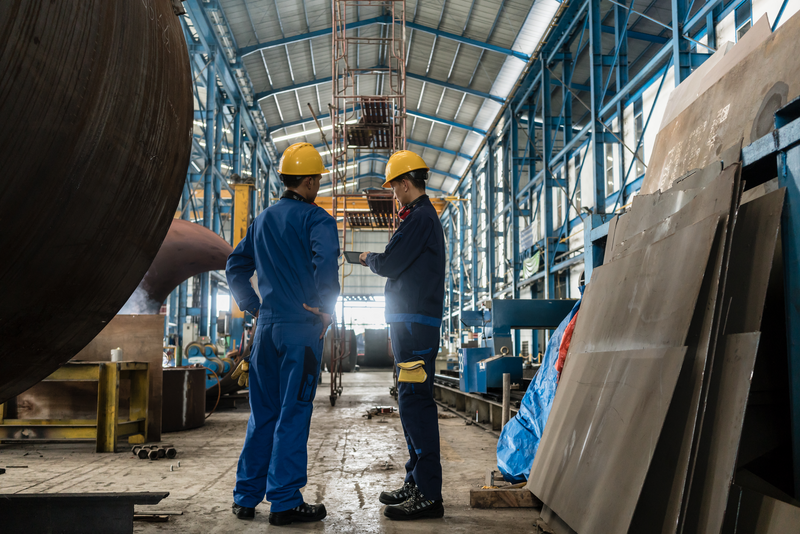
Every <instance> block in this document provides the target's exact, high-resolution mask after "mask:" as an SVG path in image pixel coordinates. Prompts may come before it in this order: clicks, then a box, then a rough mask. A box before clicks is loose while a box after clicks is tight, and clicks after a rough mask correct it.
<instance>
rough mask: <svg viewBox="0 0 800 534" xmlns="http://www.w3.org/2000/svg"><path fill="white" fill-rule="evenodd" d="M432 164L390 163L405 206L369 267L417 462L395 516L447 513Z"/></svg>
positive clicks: (411, 158) (392, 511)
mask: <svg viewBox="0 0 800 534" xmlns="http://www.w3.org/2000/svg"><path fill="white" fill-rule="evenodd" d="M428 170H429V169H428V166H427V165H426V164H425V162H424V161H423V160H422V158H421V157H419V156H418V155H417V154H415V153H414V152H410V151H407V150H401V151H398V152H395V153H394V154H392V157H391V158H389V162H388V163H387V164H386V183H384V184H383V186H384V187H390V186H391V188H392V189H393V190H394V196H395V198H397V200H398V201H399V202H400V204H401V205H402V206H403V207H402V209H401V210H400V212H399V214H398V215H399V217H400V219H401V222H400V226H399V227H398V229H397V231H396V232H395V233H394V235H393V236H392V239H391V241H389V244H388V245H387V246H386V250H384V251H383V253H380V254H376V253H372V252H364V253H362V254H361V257H360V259H361V263H362V265H365V266H367V267H369V268H370V269H371V270H372V272H374V273H375V274H378V275H380V276H383V277H385V278H387V280H386V289H385V295H386V322H387V323H389V335H390V336H391V339H392V350H393V351H394V358H395V363H396V364H397V367H398V390H399V391H398V403H399V405H400V420H401V422H402V423H403V431H404V433H405V437H406V442H407V444H408V451H409V456H410V458H409V460H408V462H407V463H406V478H405V484H404V485H403V487H402V488H399V489H397V490H394V491H384V492H382V493H381V495H380V501H381V502H382V503H383V504H386V505H388V506H387V507H386V508H385V509H384V512H383V514H384V515H385V516H386V517H388V518H390V519H400V520H404V519H421V518H426V517H442V516H444V506H443V505H442V465H441V462H440V460H439V414H438V411H437V408H436V403H435V402H434V400H433V375H434V374H435V367H434V365H435V360H436V355H437V353H438V352H439V328H440V327H441V325H442V310H443V307H444V266H445V246H444V232H443V231H442V224H441V222H440V221H439V216H438V214H437V213H436V209H435V208H434V207H433V204H431V201H430V199H429V198H428V195H426V194H425V180H427V179H428Z"/></svg>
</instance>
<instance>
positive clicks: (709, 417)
mask: <svg viewBox="0 0 800 534" xmlns="http://www.w3.org/2000/svg"><path fill="white" fill-rule="evenodd" d="M760 337H761V333H760V332H752V333H747V334H734V335H731V336H725V338H724V340H723V342H722V344H721V346H720V347H719V350H718V351H717V358H715V359H716V360H717V364H716V365H715V366H714V370H713V372H712V374H711V385H710V388H709V395H708V402H707V404H706V417H705V419H704V425H703V432H702V443H701V447H700V450H699V451H698V458H697V464H696V467H695V473H694V485H693V488H692V491H691V493H690V496H691V498H692V501H691V502H690V508H689V515H688V516H687V521H686V523H684V531H685V532H719V531H720V529H721V528H722V523H723V519H724V516H725V507H726V505H727V502H728V491H729V489H730V486H731V483H732V482H733V473H734V469H735V468H736V455H737V452H738V450H739V439H740V436H741V434H742V426H743V425H744V415H745V408H746V407H747V397H748V395H749V393H750V379H751V377H752V375H753V368H754V367H755V361H756V353H757V351H758V342H759V339H760Z"/></svg>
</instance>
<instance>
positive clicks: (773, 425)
mask: <svg viewBox="0 0 800 534" xmlns="http://www.w3.org/2000/svg"><path fill="white" fill-rule="evenodd" d="M799 37H800V16H795V17H793V18H792V19H791V20H789V21H787V23H786V24H785V25H784V26H783V27H782V28H781V29H780V30H778V31H776V32H775V33H774V34H771V33H770V32H769V25H768V24H767V22H766V20H765V19H763V20H762V21H759V23H758V24H757V25H756V26H754V27H753V28H752V29H751V30H750V32H749V33H748V34H747V35H746V36H745V37H744V38H743V39H741V41H740V43H739V44H737V45H736V46H735V47H732V48H731V47H727V48H724V49H721V50H720V51H719V52H717V53H716V54H715V55H714V56H713V57H712V58H710V59H709V60H708V62H707V64H706V65H704V66H703V67H701V68H700V69H698V71H696V72H695V73H694V74H693V75H692V76H691V77H689V78H688V79H687V80H686V81H685V82H684V83H683V84H682V85H681V86H679V87H678V88H677V89H676V91H675V92H674V93H673V95H672V96H671V98H670V102H669V105H668V106H667V107H668V109H670V110H671V111H669V112H668V113H667V116H665V122H664V123H663V126H662V129H661V131H660V132H659V134H658V137H657V139H656V145H655V148H654V153H653V156H652V157H651V159H650V163H649V167H648V169H647V174H646V177H645V182H644V185H643V187H642V194H640V195H639V196H637V197H636V198H635V199H634V201H633V203H632V205H631V208H630V210H629V211H628V212H626V213H624V214H621V215H619V216H617V217H615V218H614V219H612V220H611V222H610V224H609V232H608V240H607V244H606V253H605V260H604V265H603V266H601V267H598V268H596V269H595V270H594V272H593V273H592V277H591V282H590V283H589V284H588V286H587V288H586V291H585V293H584V295H583V303H582V307H581V312H580V318H579V320H578V321H577V325H576V327H575V331H574V335H573V338H572V343H571V346H570V349H569V355H568V357H567V361H566V367H565V369H564V372H563V375H562V377H561V381H560V383H559V389H558V391H557V393H556V396H555V401H554V403H553V408H552V412H551V413H550V417H549V420H548V424H547V427H546V428H545V431H544V435H543V437H542V440H541V443H540V446H539V449H538V453H537V455H536V457H535V459H534V461H533V466H532V468H531V473H530V477H529V480H528V488H529V489H530V490H531V491H532V492H533V494H534V495H535V496H536V497H538V498H539V499H541V501H542V502H543V503H544V510H543V518H544V519H545V521H547V522H548V523H549V524H550V526H551V527H553V528H557V529H560V531H564V532H578V533H580V534H587V533H614V534H619V533H624V532H637V533H639V532H641V533H658V532H663V533H667V532H670V533H674V532H686V533H708V534H711V533H719V532H721V531H723V525H724V532H726V533H728V532H730V533H733V532H740V533H743V532H751V531H752V530H749V527H748V526H747V525H748V524H750V525H752V522H753V517H757V516H758V514H759V513H760V510H763V509H764V508H765V507H769V508H770V514H771V515H770V518H769V520H768V521H767V523H766V524H761V528H763V530H760V531H763V532H788V531H796V530H782V528H784V527H786V526H787V525H794V526H793V527H791V528H794V529H797V528H798V527H797V525H798V524H800V508H797V507H795V506H793V505H792V504H789V503H787V502H785V501H791V498H789V497H788V496H781V497H784V498H774V497H777V496H779V495H778V494H779V492H778V490H777V489H775V488H772V489H771V490H770V491H767V490H764V489H762V490H760V491H759V490H757V488H758V487H759V486H760V487H762V488H767V487H770V486H769V485H767V484H766V483H765V482H764V480H763V479H762V478H761V476H762V471H760V470H759V469H763V470H767V471H768V468H767V467H764V466H766V465H767V464H769V461H767V460H764V459H765V458H767V459H769V458H770V455H771V454H774V453H775V451H776V450H778V449H779V448H780V447H781V446H782V444H784V443H785V441H786V439H788V438H787V433H788V425H789V422H788V421H789V415H788V406H786V405H787V404H788V403H787V402H786V401H785V399H784V397H783V395H784V394H785V392H786V388H787V385H788V384H787V380H786V373H787V370H786V366H787V363H786V347H785V332H784V330H783V328H784V326H783V324H782V321H783V313H784V311H783V289H782V287H781V284H782V277H783V274H782V272H781V268H782V262H781V259H780V257H779V256H780V246H779V244H780V243H779V235H780V222H781V211H782V209H783V204H784V196H785V191H784V190H783V189H777V190H771V189H774V188H764V187H761V188H753V185H755V184H760V183H763V182H767V181H769V180H770V179H771V178H773V177H774V175H773V176H764V175H756V176H749V175H745V176H744V177H743V174H742V164H741V162H740V154H741V147H742V143H744V144H749V143H750V142H751V141H754V140H756V139H758V138H759V137H761V136H763V135H766V134H768V133H769V132H770V131H771V130H772V128H773V126H772V117H773V115H774V112H775V111H776V110H778V109H779V108H781V107H782V106H784V105H785V104H786V103H787V102H788V101H791V100H792V99H794V98H796V97H798V95H800V55H798V54H797V52H796V43H797V39H798V38H799ZM667 121H669V122H667ZM748 181H749V182H750V184H748V183H746V182H748ZM745 189H747V190H748V191H747V192H746V193H744V194H743V191H744V190H745ZM769 191H771V192H769ZM776 254H777V257H776ZM765 304H766V306H765ZM759 462H760V463H759ZM783 465H784V467H783V469H785V470H786V471H790V470H791V469H790V468H789V467H786V466H785V462H784V464H783ZM753 466H757V467H753ZM765 493H766V494H768V495H769V496H767V495H765ZM795 502H796V501H795ZM754 514H755V515H754ZM762 518H763V516H762Z"/></svg>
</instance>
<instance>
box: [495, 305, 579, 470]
mask: <svg viewBox="0 0 800 534" xmlns="http://www.w3.org/2000/svg"><path fill="white" fill-rule="evenodd" d="M580 305H581V301H580V300H578V302H576V303H575V306H574V307H573V308H572V311H571V312H569V315H567V316H566V318H564V320H563V321H561V324H560V325H558V328H557V329H556V331H555V332H554V333H553V335H552V336H550V341H549V342H548V343H547V350H546V351H545V353H544V358H543V360H542V366H541V367H540V368H539V372H538V373H536V377H535V378H534V379H533V381H532V382H531V384H530V386H528V391H526V392H525V397H523V399H522V402H521V403H520V407H519V411H518V412H517V415H515V416H514V418H513V419H511V420H510V421H509V422H508V423H506V426H504V427H503V431H502V433H501V434H500V439H499V440H498V441H497V467H498V468H499V469H500V472H501V473H503V479H504V480H507V481H509V482H524V481H526V480H527V479H528V475H529V474H530V472H531V465H532V464H533V457H534V456H535V455H536V451H537V450H538V449H539V441H540V440H541V439H542V432H543V431H544V425H545V423H546V422H547V416H548V415H550V408H552V406H553V398H554V397H555V395H556V384H557V381H558V371H556V360H558V349H559V347H560V346H561V338H562V336H563V335H564V330H565V329H566V328H567V325H568V324H569V322H570V321H571V320H572V318H573V317H574V316H575V314H576V313H578V308H580Z"/></svg>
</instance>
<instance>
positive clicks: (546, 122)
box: [539, 60, 555, 299]
mask: <svg viewBox="0 0 800 534" xmlns="http://www.w3.org/2000/svg"><path fill="white" fill-rule="evenodd" d="M541 65H542V89H541V93H542V168H543V169H544V187H543V188H542V199H541V200H540V201H539V202H540V206H541V208H540V210H539V212H540V213H541V216H542V217H543V219H542V220H543V221H544V261H543V262H542V263H544V268H545V278H544V298H546V299H551V298H554V297H553V295H554V293H555V280H554V277H553V273H552V272H551V269H550V266H551V265H552V264H553V258H552V256H553V255H554V254H555V249H554V248H555V244H554V243H552V237H553V192H554V188H553V183H554V182H553V180H554V179H555V177H554V176H553V175H552V172H551V165H550V157H551V154H552V147H553V114H552V113H553V112H552V109H551V106H550V104H551V103H550V93H551V87H550V70H549V69H548V68H547V67H548V66H547V64H546V63H545V61H544V60H542V62H541Z"/></svg>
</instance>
